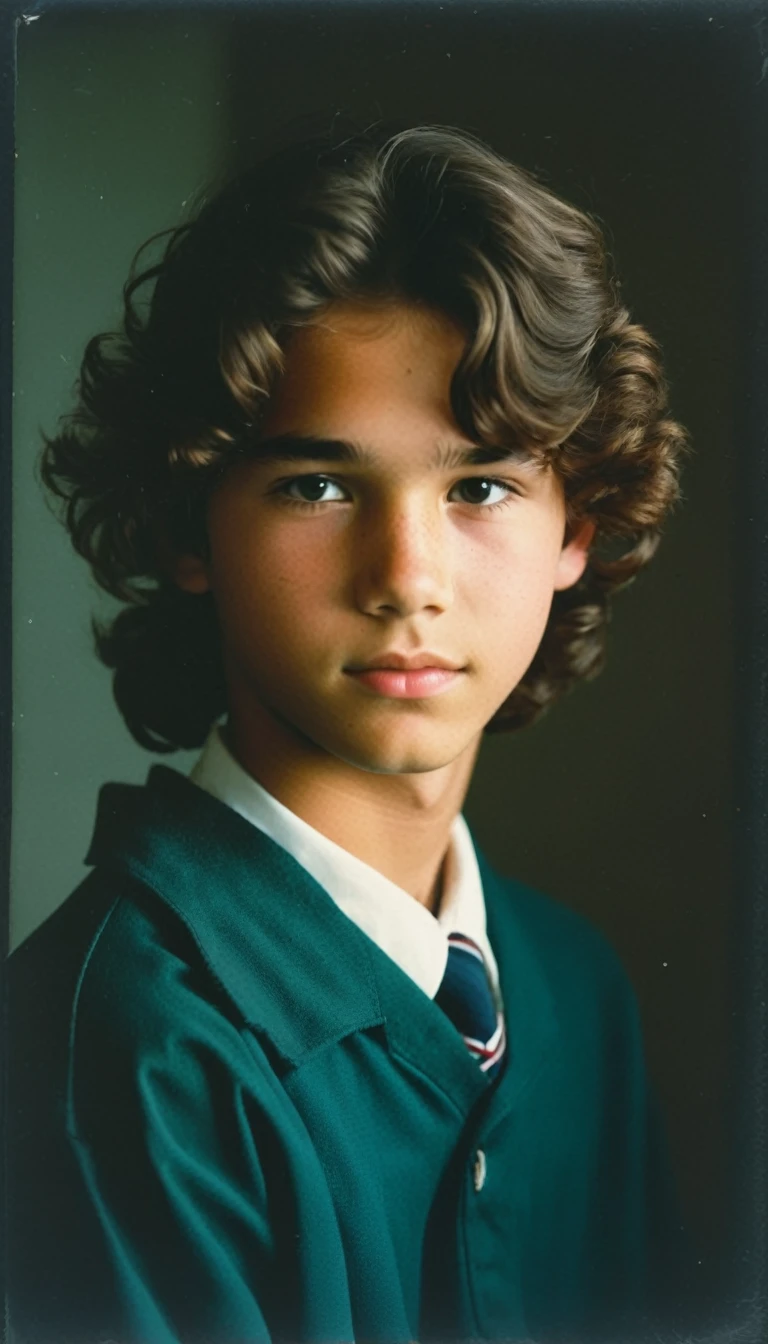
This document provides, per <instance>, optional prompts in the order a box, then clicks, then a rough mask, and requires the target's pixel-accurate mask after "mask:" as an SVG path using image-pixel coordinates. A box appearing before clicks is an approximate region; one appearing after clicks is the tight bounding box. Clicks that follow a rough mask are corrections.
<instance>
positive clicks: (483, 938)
mask: <svg viewBox="0 0 768 1344" xmlns="http://www.w3.org/2000/svg"><path fill="white" fill-rule="evenodd" d="M189 777H190V779H191V780H192V782H193V783H194V784H197V785H198V786H199V787H200V788H201V789H205V790H206V792H207V793H210V794H213V796H214V798H218V799H219V800H220V801H221V802H222V803H226V804H227V805H228V806H229V807H231V808H232V809H233V810H234V811H235V812H238V813H239V814H240V816H241V817H245V819H246V821H250V822H251V823H252V824H253V825H254V826H257V827H258V829H259V830H260V831H263V832H264V833H265V835H268V836H269V837H270V839H272V840H274V841H275V842H276V843H277V844H278V845H281V846H282V848H283V849H286V850H287V851H288V853H289V854H291V855H292V856H293V858H295V859H296V860H297V861H298V863H300V864H301V866H302V867H303V868H306V870H307V872H308V873H310V874H311V876H312V877H314V879H315V881H316V882H318V883H319V884H320V886H321V887H322V888H323V889H324V890H325V891H326V892H327V893H328V895H329V896H330V897H331V899H332V900H333V901H335V903H336V905H337V906H338V907H339V909H340V910H342V911H343V913H344V914H345V915H347V917H348V918H349V919H351V920H352V921H353V923H355V924H356V925H357V926H358V928H359V929H362V931H363V933H365V934H367V936H368V937H369V938H370V939H372V941H373V942H374V943H376V944H377V946H378V947H380V948H381V950H382V952H385V953H386V954H387V956H389V957H391V958H392V960H393V961H394V962H396V964H397V965H398V966H399V967H400V969H401V970H402V971H405V974H406V975H409V976H410V977H411V979H412V980H414V981H415V983H416V984H417V985H418V986H419V988H420V989H423V991H424V993H425V994H427V995H428V996H429V998H431V999H433V998H434V997H435V995H436V993H437V991H438V989H439V987H440V982H441V980H442V978H443V974H444V972H445V966H446V962H447V959H448V934H449V933H451V932H454V931H455V932H459V933H464V934H466V935H467V936H468V937H469V938H472V939H474V941H475V942H476V943H477V945H478V947H479V948H480V950H481V951H482V953H483V956H484V957H485V961H486V965H487V967H488V974H489V977H490V980H491V984H492V986H493V989H494V993H495V994H496V996H497V999H498V994H499V990H498V983H499V977H498V970H497V967H496V961H495V959H494V955H493V952H492V950H491V946H490V943H489V942H488V936H487V934H486V928H485V900H484V898H483V887H482V882H481V880H480V872H479V869H478V866H477V857H476V855H475V849H474V845H473V844H472V837H471V835H470V833H469V828H468V826H467V823H466V822H465V820H464V818H463V817H462V816H461V814H459V815H458V816H457V817H456V818H455V820H454V822H453V825H452V827H451V834H450V842H449V846H448V850H447V853H446V858H445V866H444V869H443V891H442V897H441V901H440V909H439V911H438V914H437V915H433V914H432V913H431V911H429V910H427V908H426V906H424V905H422V904H421V903H420V902H419V901H417V900H415V898H414V897H413V896H411V895H410V893H409V892H407V891H404V889H403V888H402V887H398V886H397V884H396V883H395V882H390V880H389V878H387V877H384V875H383V873H380V872H379V871H378V869H376V868H372V867H371V866H370V864H368V863H363V861H362V859H358V858H356V857H355V855H354V854H350V853H349V851H348V850H346V849H343V848H342V846H341V845H337V844H336V843H335V841H333V840H329V839H328V836H327V835H323V834H322V832H321V831H318V830H315V828H314V826H310V825H309V824H308V823H307V822H306V821H303V820H302V818H301V817H299V816H297V815H296V813H295V812H292V811H291V810H290V808H288V807H285V805H284V804H283V803H280V802H278V800H277V799H276V798H274V797H273V795H272V794H271V793H269V792H268V791H267V789H265V788H264V787H263V786H262V785H261V784H259V783H257V781H256V780H255V779H253V778H252V776H251V775H249V774H248V773H247V772H246V771H245V770H244V769H243V768H242V766H241V765H239V764H238V762H237V761H236V760H235V758H234V756H233V755H232V753H231V752H230V751H229V750H228V748H227V747H226V745H225V743H224V741H223V738H222V736H221V733H220V731H219V727H218V725H217V724H214V726H213V728H212V729H211V731H210V733H209V735H208V739H207V741H206V743H205V746H204V748H203V751H202V753H201V755H200V757H199V759H198V760H197V762H196V764H195V765H194V766H193V768H192V771H191V773H190V776H189Z"/></svg>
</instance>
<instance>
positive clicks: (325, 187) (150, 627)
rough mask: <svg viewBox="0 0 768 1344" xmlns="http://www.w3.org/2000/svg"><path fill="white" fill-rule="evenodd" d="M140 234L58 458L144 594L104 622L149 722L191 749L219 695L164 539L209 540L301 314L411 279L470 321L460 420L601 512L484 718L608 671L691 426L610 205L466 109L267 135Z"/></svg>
mask: <svg viewBox="0 0 768 1344" xmlns="http://www.w3.org/2000/svg"><path fill="white" fill-rule="evenodd" d="M158 236H162V235H158ZM150 241H154V240H150ZM146 246H147V245H146V244H145V245H144V247H143V248H141V249H139V252H138V254H137V256H136V258H135V260H134V263H133V266H132V269H131V274H130V276H129V278H128V281H127V283H126V285H125V287H124V291H123V294H124V318H123V323H122V328H121V330H120V331H119V332H116V333H107V334H104V335H100V336H95V337H94V338H93V339H92V340H91V341H90V342H89V343H88V345H87V347H86V350H85V354H84V358H83V361H82V366H81V370H80V378H79V383H78V392H79V397H78V402H77V405H76V408H75V410H74V411H73V413H72V414H70V415H69V416H66V417H64V419H63V421H62V422H61V424H60V428H59V433H58V434H57V435H56V436H55V437H52V438H49V439H46V441H45V447H44V450H43V454H42V459H41V476H42V480H43V482H44V484H45V485H46V486H47V488H48V489H49V490H50V491H51V492H52V494H53V495H54V496H55V497H57V498H58V500H59V501H63V502H64V505H65V507H64V509H63V514H64V519H65V522H66V525H67V528H68V530H69V532H70V535H71V537H72V541H73V544H74V546H75V549H76V550H77V551H78V552H79V553H80V554H81V555H82V556H84V557H85V558H86V560H88V561H89V563H90V565H91V568H92V571H93V574H94V576H95V578H96V580H97V582H98V583H99V584H100V585H101V587H102V588H104V589H106V590H107V591H108V592H109V593H111V594H113V595H114V596H116V597H118V598H119V599H121V600H122V601H123V602H124V603H126V604H127V605H126V606H125V607H124V608H123V610H122V611H121V612H120V613H119V614H118V615H117V616H116V617H115V618H114V619H113V620H112V621H111V622H110V623H108V624H99V623H97V622H94V634H95V638H96V647H97V651H98V654H99V656H100V658H101V659H102V661H103V662H104V663H106V665H107V666H109V667H111V668H113V669H114V691H115V697H116V700H117V703H118V705H119V708H120V710H121V712H122V714H123V716H124V718H125V721H126V723H127V725H128V728H129V729H130V731H131V733H132V734H133V736H134V737H135V739H136V740H137V741H138V742H139V743H141V744H142V745H143V746H145V747H148V748H149V749H150V750H154V751H173V750H175V749H177V748H179V747H194V746H198V745H200V744H201V743H202V742H203V740H204V738H205V735H206V733H207V731H208V729H209V727H210V725H211V723H212V722H213V721H214V720H215V719H216V718H218V717H219V716H220V715H221V714H222V713H223V712H224V710H225V709H226V687H225V682H224V674H223V667H222V659H221V653H220V639H219V633H218V628H217V621H216V612H215V608H214V605H213V599H212V597H211V595H210V593H206V594H203V595H200V596H192V595H190V594H187V593H184V592H182V591H181V590H180V589H179V588H177V587H176V585H175V584H174V583H173V581H172V580H171V578H170V577H169V564H168V556H169V552H172V551H175V552H177V553H178V552H184V551H192V552H194V553H196V554H205V553H206V544H207V543H206V509H207V501H208V499H209V497H210V494H211V492H212V490H213V488H214V486H215V485H216V483H217V482H218V480H219V479H220V477H221V474H222V473H223V472H224V471H226V469H227V468H228V467H229V466H230V465H231V464H232V463H233V461H235V460H236V459H237V458H238V457H239V456H241V455H242V454H245V453H248V452H253V451H254V450H255V447H256V445H257V443H258V433H259V421H260V418H261V415H262V412H263V409H264V406H265V403H266V402H267V400H268V398H269V396H270V393H271V391H272V390H273V389H274V387H275V383H276V380H277V379H278V378H279V377H280V374H281V371H282V370H283V368H284V361H283V352H284V349H285V345H286V342H287V339H288V337H289V335H290V332H291V330H292V329H295V328H296V326H297V325H302V324H305V323H308V322H311V321H313V320H314V319H316V317H317V316H318V314H319V313H320V312H321V311H322V310H323V309H324V308H325V307H326V306H327V305H328V304H330V303H333V302H335V301H339V300H349V299H353V298H367V299H374V298H375V299H380V298H385V299H394V300H400V301H404V302H411V303H412V302H416V303H420V304H423V305H427V306H429V307H431V308H433V309H436V310H439V311H442V312H443V313H445V314H446V315H448V316H450V317H452V318H454V319H455V320H456V321H458V323H459V324H460V326H461V327H462V328H463V329H464V330H465V331H466V333H467V342H466V347H465V349H464V352H463V356H462V358H461V360H460V362H459V365H458V367H457V369H456V371H455V374H454V377H453V382H452V387H451V394H452V404H453V410H454V414H455V416H456V420H457V422H458V424H459V426H460V427H461V428H462V430H463V431H464V432H465V433H466V434H467V435H469V436H470V437H471V438H472V440H473V441H475V442H478V443H486V444H493V445H495V446H499V445H501V446H505V447H514V446H519V445H520V444H521V443H524V444H525V446H526V449H527V450H528V451H529V452H530V453H532V454H533V456H534V457H535V458H537V459H538V460H540V461H541V462H542V463H546V464H549V465H551V466H552V467H553V469H554V470H555V471H556V472H557V473H558V474H559V476H560V478H561V480H562V482H563V486H564V491H565V497H566V505H567V513H568V518H569V520H570V522H573V521H575V520H576V519H579V518H590V519H591V520H593V521H594V522H595V524H596V527H597V532H596V538H597V542H598V544H597V545H596V547H595V548H593V551H592V553H591V555H590V560H589V563H588V565H587V569H586V571H585V573H584V575H583V577H582V578H581V580H580V581H579V582H578V583H577V584H576V585H575V586H574V587H573V588H570V589H566V590H565V591H562V592H557V593H555V595H554V600H553V604H552V609H551V613H550V617H549V621H548V624H547V627H546V630H545V632H544V636H543V638H542V641H541V644H540V646H539V649H538V651H537V653H536V656H535V658H534V660H533V662H532V663H531V666H530V667H529V669H528V671H527V673H526V674H525V676H524V677H523V679H522V680H521V682H520V683H519V684H518V685H517V687H516V688H515V689H514V691H513V692H512V694H511V695H510V696H509V697H508V699H507V700H506V701H505V703H504V704H503V705H502V706H501V707H500V709H499V710H498V711H497V713H496V714H495V715H494V716H493V718H492V719H491V720H490V722H489V723H488V724H487V725H486V731H498V730H508V729H516V728H520V727H522V726H523V725H525V724H527V723H530V722H531V721H532V720H533V719H535V718H536V717H537V716H538V715H539V714H540V713H541V712H542V710H544V709H545V708H546V707H547V706H548V705H549V704H551V703H552V702H553V701H554V700H555V699H557V698H558V697H559V696H560V695H562V694H563V693H564V692H565V691H566V690H568V689H569V688H570V687H571V686H572V685H573V684H574V683H575V682H577V681H578V680H580V679H583V678H588V677H592V676H594V675H595V674H596V673H597V672H598V671H599V669H600V668H601V666H602V664H603V661H604V656H605V640H606V625H607V621H608V617H609V604H610V598H611V595H612V593H613V592H614V591H615V590H616V589H617V588H618V587H620V586H622V585H624V584H626V583H627V582H628V581H629V580H631V579H632V578H633V577H634V576H635V575H636V574H637V573H638V571H639V570H640V569H642V567H643V566H644V565H646V564H647V563H648V561H649V560H650V559H651V557H652V555H653V554H654V552H655V550H656V547H657V544H658V540H659V527H660V524H661V522H662V520H663V518H664V516H665V514H666V513H667V511H668V510H669V508H670V506H671V505H672V504H673V502H674V501H675V499H676V498H677V496H678V473H679V464H680V458H681V454H682V452H683V451H684V450H685V448H686V447H687V435H686V433H685V431H684V430H683V428H682V427H681V426H680V425H679V424H678V423H677V422H676V421H674V420H672V419H670V418H668V416H667V415H666V404H667V387H666V383H665V380H664V376H663V373H662V370H661V365H660V360H659V351H658V348H657V346H656V344H655V342H654V341H653V339H652V338H651V336H650V335H649V334H648V332H647V331H646V330H645V329H644V328H643V327H642V326H639V325H638V324H637V323H635V322H633V321H632V320H631V318H630V316H629V313H628V312H627V310H626V308H625V307H624V306H623V305H622V303H621V301H620V298H619V289H618V284H617V281H616V279H615V277H614V275H613V273H612V269H611V266H610V263H609V258H608V255H607V252H606V247H605V243H604V241H603V238H602V234H601V231H600V228H599V227H598V225H597V223H596V222H595V221H594V220H593V219H592V218H590V217H589V216H588V215H586V214H584V213H583V212H582V211H580V210H578V209H576V208H575V207H573V206H572V205H570V204H568V203H566V202H565V201H563V200H561V199H559V198H558V197H557V196H556V195H554V194H553V193H552V192H551V191H550V190H548V189H547V188H546V187H544V186H543V185H541V184H540V183H539V182H537V181H536V180H535V179H534V178H533V177H532V176H531V175H530V174H529V173H527V172H525V171H523V170H522V169H520V168H519V167H516V166H514V165H513V164H511V163H509V162H508V161H507V160H505V159H504V158H502V157H500V156H499V155H498V154H496V153H495V152H494V151H493V150H492V149H490V148H489V147H488V146H486V145H485V144H483V143H482V142H481V141H479V140H478V139H477V138H476V137H474V136H473V135H470V134H468V133H466V132H464V131H460V130H457V129H455V128H452V127H444V126H417V127H410V128H406V129H399V130H395V129H393V128H392V126H391V125H390V126H389V127H387V126H384V125H382V124H378V125H376V126H373V127H369V128H367V129H365V130H362V131H358V132H355V133H354V134H352V135H351V136H347V137H346V138H345V139H342V140H341V141H340V142H335V141H334V139H333V134H332V133H331V134H325V135H324V136H310V137H307V138H305V139H303V140H302V141H301V142H300V143H298V144H295V145H292V146H289V147H287V148H283V149H281V150H279V151H277V152H275V153H273V154H271V155H270V156H268V157H267V158H265V159H264V160H263V161H261V162H260V163H258V164H257V165H256V166H255V167H253V168H252V169H251V170H250V171H248V172H246V173H244V174H242V175H240V176H238V177H236V178H234V179H233V180H232V181H230V182H229V183H228V184H227V185H226V186H225V187H224V188H223V189H222V190H221V191H219V192H218V193H217V194H215V195H213V196H212V198H211V199H210V200H208V201H207V202H204V203H203V204H202V205H201V206H200V208H199V209H198V211H197V213H196V215H195V217H194V218H193V219H192V220H191V221H189V222H186V223H184V224H182V225H181V226H179V227H178V228H176V229H174V230H172V231H170V237H169V239H168V241H167V244H166V246H165V248H164V251H163V253H162V256H161V258H160V260H159V261H157V262H156V263H155V264H152V265H145V267H144V269H140V259H141V258H142V256H143V255H144V248H145V247H146ZM151 282H154V284H153V286H152V288H151V291H148V290H146V289H145V286H147V285H149V284H151ZM142 294H149V300H148V302H147V303H146V304H144V305H143V306H142V310H140V304H139V300H140V298H141V296H142ZM601 542H605V543H608V545H609V548H612V549H613V551H616V550H617V549H618V552H619V553H618V554H613V555H611V556H610V557H609V556H608V555H607V554H606V553H605V546H602V547H601V545H600V544H599V543H601ZM617 542H618V546H617ZM601 550H602V554H601Z"/></svg>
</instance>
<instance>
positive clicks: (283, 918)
mask: <svg viewBox="0 0 768 1344" xmlns="http://www.w3.org/2000/svg"><path fill="white" fill-rule="evenodd" d="M478 858H479V863H480V872H481V877H482V882H483V890H484V893H485V900H486V905H487V914H488V930H489V936H490V939H491V943H492V946H493V949H494V952H495V955H496V959H497V961H498V965H499V974H500V982H501V990H502V994H503V997H504V1002H505V1007H506V1016H507V1028H508V1039H509V1049H508V1055H507V1060H506V1067H505V1069H504V1071H503V1073H502V1075H501V1077H500V1079H499V1080H498V1081H497V1082H496V1083H495V1084H494V1083H490V1082H489V1081H488V1080H487V1078H486V1077H485V1076H484V1075H483V1074H481V1073H480V1071H479V1069H478V1067H477V1065H476V1064H475V1062H474V1061H473V1060H472V1059H471V1057H470V1056H469V1055H468V1053H467V1052H466V1050H465V1047H464V1045H463V1043H462V1041H461V1038H460V1037H459V1035H458V1033H457V1031H456V1030H455V1029H454V1027H453V1026H452V1025H451V1023H450V1022H449V1021H448V1019H447V1018H446V1017H445V1016H444V1014H443V1013H442V1012H441V1010H440V1009H439V1008H438V1007H437V1006H436V1004H434V1003H433V1002H432V1000H430V999H429V998H428V997H427V996H426V995H425V994H424V993H423V992H422V991H421V990H420V989H419V988H418V987H417V986H416V985H415V984H414V983H413V982H412V981H411V980H410V979H409V977H408V976H407V975H406V974H405V973H404V972H403V971H401V970H400V969H399V967H398V966H396V965H395V963H394V962H393V961H391V959H390V958H389V957H387V956H386V954H385V953H383V952H382V951H381V950H380V949H379V948H378V947H377V946H376V945H375V944H374V943H373V942H371V941H370V939H368V938H367V937H366V935H365V934H363V933H362V932H361V931H360V930H359V929H358V928H357V927H356V926H355V925H354V924H353V923H352V922H351V921H350V920H349V919H348V918H347V917H346V916H345V915H344V914H342V913H341V911H340V910H339V909H338V908H337V906H336V905H335V904H334V902H333V901H332V899H331V898H330V896H329V895H328V894H327V893H326V892H325V891H324V890H323V889H322V888H321V887H320V886H319V885H318V884H317V883H316V882H315V880H314V879H313V878H312V877H310V875H309V874H308V873H307V872H306V871H305V870H304V869H303V868H302V867H301V866H300V865H299V864H298V863H297V862H296V861H295V860H294V859H293V858H292V857H291V856H290V855H289V854H288V853H287V852H286V851H285V850H283V849H282V848H281V847H280V846H278V845H277V844H275V843H274V842H273V841H272V840H270V839H269V838H268V837H266V836H265V835H264V834H263V833H262V832H260V831H258V830H257V829H256V828H255V827H253V826H251V825H250V824H249V823H248V822H247V821H245V820H244V819H243V818H242V817H240V816H238V815H237V814H236V813H235V812H233V811H231V810H230V809H229V808H227V807H226V806H225V805H224V804H222V803H220V802H218V801H217V800H216V799H214V798H212V797H210V796H209V795H208V794H206V793H204V792H203V791H202V790H200V789H198V788H197V787H196V786H195V785H194V784H192V783H191V782H190V781H189V780H187V779H186V778H184V777H183V776H182V775H180V774H178V773H177V772H175V771H173V770H170V769H168V768H167V767H165V766H154V767H153V768H152V770H151V771H150V774H149V779H148V782H147V784H146V785H145V786H143V787H137V786H129V785H117V784H109V785H106V786H105V787H104V788H103V789H102V792H101V795H100V801H99V812H98V818H97V823H96V830H95V834H94V838H93V842H92V845H91V849H90V851H89V855H88V862H89V863H90V864H92V865H94V870H93V872H92V873H91V874H89V876H88V877H87V878H86V880H85V881H84V882H83V883H82V885H81V886H80V887H79V888H78V889H77V891H75V892H74V893H73V894H72V896H70V898H69V899H68V900H67V901H66V902H65V903H64V904H63V906H61V907H60V909H59V910H57V911H56V912H55V913H54V914H53V915H52V916H51V917H50V918H49V919H48V920H47V921H46V922H45V923H44V924H43V925H42V926H41V927H40V929H38V930H37V931H36V932H35V933H34V934H33V935H32V936H31V937H30V938H29V939H27V941H26V942H25V943H24V944H22V946H21V947H20V948H19V949H17V951H16V952H15V953H14V955H13V956H12V958H11V963H10V965H11V975H10V985H11V1002H10V1040H11V1045H12V1050H11V1058H10V1077H9V1108H8V1119H9V1125H8V1144H7V1154H8V1167H9V1177H10V1227H9V1248H10V1266H9V1290H10V1291H9V1299H10V1312H11V1323H12V1327H13V1329H14V1331H15V1333H14V1335H13V1336H12V1337H13V1338H14V1339H15V1340H16V1341H18V1344H97V1342H98V1344H103V1342H104V1341H117V1344H177V1342H178V1341H184V1344H255V1342H256V1341H265V1340H285V1341H294V1342H295V1344H299V1341H324V1342H327V1344H340V1342H341V1341H350V1340H360V1341H363V1340H364V1341H382V1342H384V1341H391V1342H397V1344H400V1342H402V1344H406V1342H407V1341H413V1340H430V1339H431V1340H440V1341H442V1340H469V1339H488V1340H523V1339H529V1338H534V1339H541V1340H550V1339H560V1338H562V1339H569V1340H572V1341H573V1340H590V1339H592V1338H598V1337H605V1338H608V1339H612V1340H619V1339H621V1340H623V1339H625V1338H628V1337H629V1334H628V1333H627V1332H628V1331H631V1330H632V1329H633V1328H634V1326H635V1325H637V1326H638V1328H642V1327H643V1325H647V1324H648V1322H649V1321H650V1320H652V1319H655V1317H654V1313H657V1312H658V1311H659V1309H660V1308H659V1301H660V1297H659V1292H660V1289H661V1288H662V1287H663V1291H664V1293H666V1294H669V1292H670V1284H671V1291H672V1292H673V1293H674V1288H675V1279H674V1275H675V1273H676V1265H677V1254H678V1253H677V1249H676V1248H677V1242H678V1237H679V1217H678V1215H677V1212H676V1208H675V1203H674V1200H673V1199H672V1198H671V1196H670V1190H669V1180H668V1175H667V1171H666V1164H665V1161H664V1153H663V1145H662V1144H661V1142H660V1140H659V1130H658V1125H657V1122H656V1120H655V1118H654V1113H653V1104H652V1102H651V1101H650V1099H649V1091H648V1086H647V1082H646V1075H645V1070H644V1064H643V1050H642V1042H641V1034H640V1028H639V1023H638V1014H637V1009H636V1005H635V1001H634V998H633V995H632V993H631V991H630V989H629V986H628V983H627V980H626V978H625V975H624V973H623V971H622V969H621V967H620V964H619V962H618V960H617V958H616V956H615V954H614V953H613V952H612V951H611V950H610V948H609V946H608V944H607V943H606V942H605V941H604V939H603V938H602V937H601V936H600V935H599V934H598V933H597V932H596V931H595V930H593V929H592V928H591V927H590V926H589V925H588V924H587V923H586V922H585V921H583V920H582V919H581V918H579V917H577V916H575V915H574V914H572V913H570V912H568V911H567V910H565V909H563V908H561V907H559V906H558V905H557V904H555V903H554V902H552V901H550V900H548V899H546V898H544V897H542V896H540V895H538V894H536V893H535V892H533V891H531V890H529V889H527V888H525V887H522V886H520V885H519V884H517V883H515V882H512V881H510V880H508V879H506V878H502V877H500V876H499V875H498V874H496V873H495V872H494V871H493V869H492V868H491V867H490V866H489V865H488V863H487V862H486V861H485V859H484V858H483V856H482V854H479V855H478Z"/></svg>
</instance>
